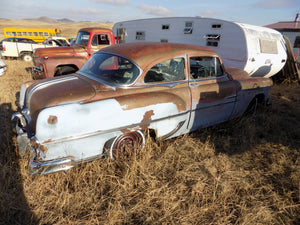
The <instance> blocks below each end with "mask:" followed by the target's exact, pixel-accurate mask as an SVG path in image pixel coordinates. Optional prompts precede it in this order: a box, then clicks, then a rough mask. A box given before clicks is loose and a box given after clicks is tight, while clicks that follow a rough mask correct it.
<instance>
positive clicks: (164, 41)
mask: <svg viewBox="0 0 300 225" xmlns="http://www.w3.org/2000/svg"><path fill="white" fill-rule="evenodd" d="M160 42H163V43H168V42H169V41H168V39H160Z"/></svg>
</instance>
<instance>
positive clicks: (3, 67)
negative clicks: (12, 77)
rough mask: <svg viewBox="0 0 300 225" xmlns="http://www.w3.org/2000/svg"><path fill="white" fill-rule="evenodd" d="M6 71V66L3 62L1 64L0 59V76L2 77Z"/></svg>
mask: <svg viewBox="0 0 300 225" xmlns="http://www.w3.org/2000/svg"><path fill="white" fill-rule="evenodd" d="M6 70H7V66H6V64H5V62H3V61H2V60H1V59H0V76H2V75H4V73H5V71H6Z"/></svg>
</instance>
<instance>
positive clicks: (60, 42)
mask: <svg viewBox="0 0 300 225" xmlns="http://www.w3.org/2000/svg"><path fill="white" fill-rule="evenodd" d="M43 44H44V45H52V46H53V47H54V46H70V42H69V41H68V40H67V38H64V37H54V36H53V37H49V38H48V39H46V40H44V41H43Z"/></svg>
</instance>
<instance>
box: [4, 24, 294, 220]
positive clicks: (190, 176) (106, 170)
mask: <svg viewBox="0 0 300 225" xmlns="http://www.w3.org/2000/svg"><path fill="white" fill-rule="evenodd" d="M74 29H75V28H74ZM75 33H76V32H75ZM5 62H6V63H7V65H8V71H7V73H6V74H5V75H4V76H2V77H0V151H1V155H0V184H1V185H0V224H249V225H250V224H251V225H252V224H300V202H299V199H300V151H299V149H300V121H299V119H300V116H299V115H300V89H299V86H298V85H297V84H289V85H283V84H281V85H274V86H273V87H272V89H271V93H270V103H271V105H270V106H268V107H267V108H259V109H258V112H257V114H256V116H255V117H252V116H248V117H243V118H240V119H237V120H233V121H230V122H226V123H224V124H221V125H218V126H215V127H211V128H207V129H203V130H199V131H197V132H194V133H191V134H188V135H185V136H181V137H178V138H175V139H171V140H167V141H163V142H160V143H154V142H152V141H150V140H149V142H148V143H147V145H146V147H145V149H143V150H142V151H139V152H136V153H135V154H134V155H133V156H132V157H131V158H127V159H124V160H122V161H114V162H111V161H110V160H108V159H100V160H97V161H94V162H91V163H88V164H84V165H82V166H80V167H77V168H75V169H72V170H69V171H67V172H61V173H55V174H50V175H43V176H32V175H29V174H28V173H27V171H26V167H27V165H28V158H29V156H25V157H24V158H22V157H20V156H19V154H18V150H17V148H16V143H15V141H16V138H15V134H14V133H13V127H14V124H13V123H12V122H11V121H10V118H11V115H12V114H13V112H14V111H16V110H17V107H16V104H15V102H16V94H17V92H18V91H19V88H20V85H21V84H22V83H23V82H25V81H27V80H30V79H31V75H30V73H29V72H27V71H26V68H29V67H31V66H32V64H31V63H25V62H23V61H18V60H5Z"/></svg>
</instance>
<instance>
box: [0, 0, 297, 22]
mask: <svg viewBox="0 0 300 225" xmlns="http://www.w3.org/2000/svg"><path fill="white" fill-rule="evenodd" d="M0 5H1V7H0V18H7V19H24V18H38V17H40V16H47V17H50V18H53V19H62V18H68V19H71V20H74V21H92V22H103V21H111V22H119V21H124V20H133V19H143V18H154V17H170V16H180V17H182V16H192V17H194V16H201V17H212V18H218V19H224V20H230V21H235V22H241V23H248V24H253V25H262V26H263V25H267V24H271V23H277V22H279V21H292V20H294V18H295V16H296V13H300V0H23V1H20V0H0Z"/></svg>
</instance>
